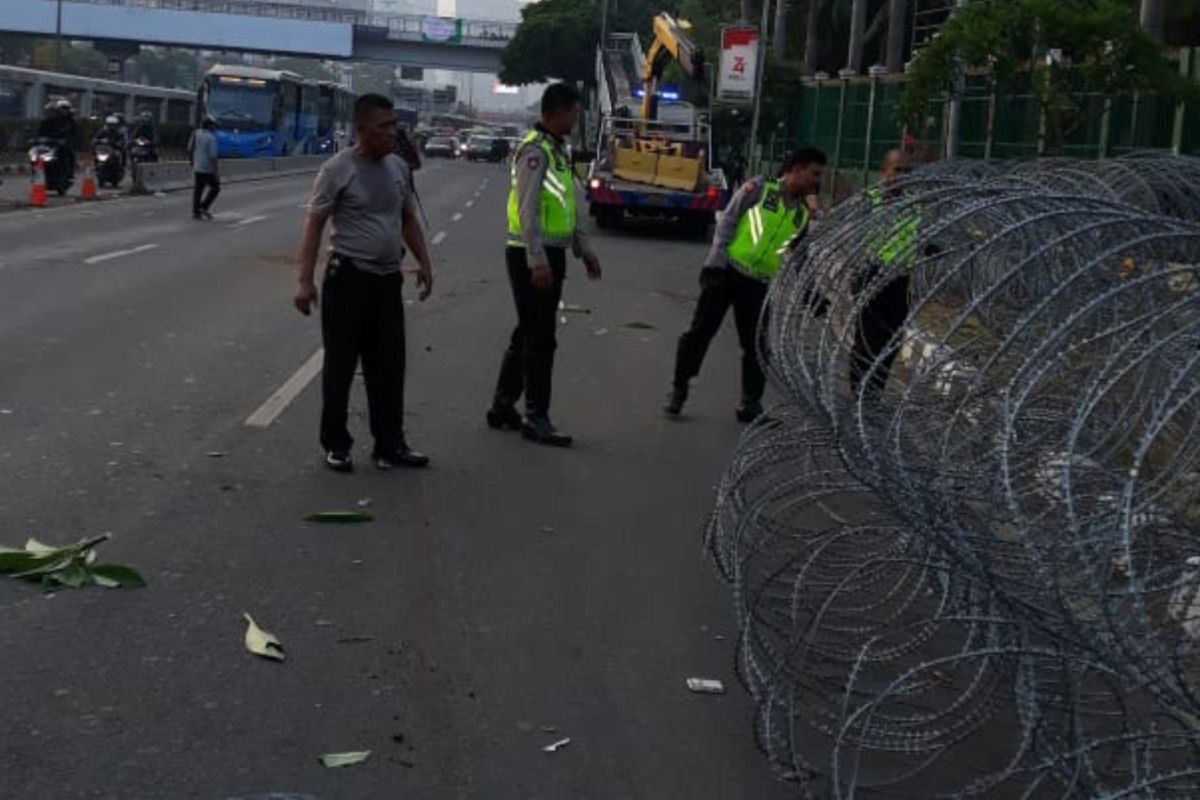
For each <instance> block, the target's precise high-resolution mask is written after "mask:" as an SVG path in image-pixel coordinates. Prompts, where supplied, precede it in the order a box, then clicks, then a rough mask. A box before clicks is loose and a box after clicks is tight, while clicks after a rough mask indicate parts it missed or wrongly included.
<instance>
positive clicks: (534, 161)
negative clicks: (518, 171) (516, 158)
mask: <svg viewBox="0 0 1200 800" xmlns="http://www.w3.org/2000/svg"><path fill="white" fill-rule="evenodd" d="M541 163H542V160H541V159H540V158H538V157H537V156H530V157H529V158H527V159H525V166H527V167H529V168H530V169H537V168H538V167H539V166H541Z"/></svg>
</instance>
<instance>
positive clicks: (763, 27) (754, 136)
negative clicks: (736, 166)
mask: <svg viewBox="0 0 1200 800" xmlns="http://www.w3.org/2000/svg"><path fill="white" fill-rule="evenodd" d="M770 13H771V0H763V7H762V22H761V23H759V27H758V63H757V64H756V65H755V67H756V74H755V76H754V115H753V116H752V117H751V118H750V156H749V158H747V159H746V163H748V164H749V165H750V168H751V170H753V169H754V168H755V152H756V150H755V147H756V145H757V143H758V118H759V115H760V114H761V113H762V85H763V76H764V74H765V73H766V71H767V24H768V23H769V22H770V20H771V17H770Z"/></svg>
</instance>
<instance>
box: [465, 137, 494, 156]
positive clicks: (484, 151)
mask: <svg viewBox="0 0 1200 800" xmlns="http://www.w3.org/2000/svg"><path fill="white" fill-rule="evenodd" d="M467 160H468V161H499V160H500V159H499V158H498V157H497V150H496V140H495V139H493V138H492V137H490V136H472V137H471V138H470V139H469V140H468V141H467Z"/></svg>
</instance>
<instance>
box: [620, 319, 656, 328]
mask: <svg viewBox="0 0 1200 800" xmlns="http://www.w3.org/2000/svg"><path fill="white" fill-rule="evenodd" d="M625 327H626V328H629V329H630V330H632V331H656V330H658V326H657V325H651V324H650V323H649V322H639V321H636V320H635V321H634V322H626V323H625Z"/></svg>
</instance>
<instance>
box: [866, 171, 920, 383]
mask: <svg viewBox="0 0 1200 800" xmlns="http://www.w3.org/2000/svg"><path fill="white" fill-rule="evenodd" d="M908 170H909V165H908V157H907V156H906V155H905V154H904V152H903V151H901V150H889V151H888V152H887V153H884V155H883V160H882V161H881V162H880V164H879V184H878V185H877V186H875V187H872V188H871V189H869V190H867V199H868V201H869V202H870V203H871V206H872V208H873V209H875V215H878V214H886V215H887V217H888V219H887V220H886V222H884V223H881V225H882V229H881V230H870V231H869V232H868V234H867V241H866V246H865V250H866V253H867V255H868V257H869V259H870V260H869V262H868V263H867V264H866V269H864V270H863V271H862V272H860V273H859V275H858V277H857V279H856V286H855V293H856V294H857V293H858V292H861V291H864V290H865V289H866V288H867V287H868V286H869V285H870V284H871V282H872V281H873V280H874V279H875V277H876V276H877V275H878V274H879V272H880V271H881V270H887V271H888V272H889V274H890V273H891V272H893V271H895V272H896V273H897V274H896V275H895V276H894V277H893V278H892V280H890V281H888V282H887V284H885V285H884V286H882V287H879V288H877V289H874V291H875V294H874V295H873V296H872V297H871V299H870V300H868V301H867V303H866V305H865V307H864V308H863V310H862V313H861V314H860V315H859V319H858V324H857V326H856V328H855V332H854V349H853V350H851V357H850V390H851V391H852V392H854V393H855V394H857V393H858V391H859V389H860V387H861V386H862V383H863V380H864V378H865V379H866V380H867V389H868V390H869V391H870V392H871V393H874V392H878V391H880V390H882V389H883V387H884V386H885V385H886V384H887V380H888V375H889V374H890V373H891V369H892V362H893V361H895V360H896V353H897V352H898V348H895V347H892V348H891V349H890V350H889V349H888V345H889V343H891V341H892V338H893V337H894V336H895V335H896V334H897V332H899V331H900V329H901V328H903V327H904V323H905V322H906V321H907V320H908V289H909V270H910V269H911V267H912V264H913V262H914V261H915V259H916V257H917V252H916V247H917V236H918V217H917V215H916V214H915V213H914V212H913V211H912V210H905V209H900V210H898V211H896V212H895V214H894V216H895V218H894V219H892V218H891V217H892V216H893V214H892V213H889V212H885V211H882V210H881V209H883V207H884V206H885V205H886V204H887V203H888V201H889V200H892V199H894V198H893V194H894V193H895V192H896V191H897V187H896V186H895V184H896V181H897V180H899V179H900V178H901V177H903V176H904V175H905V174H906V173H907V172H908ZM900 191H902V189H901V190H900ZM873 288H874V287H873Z"/></svg>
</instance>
